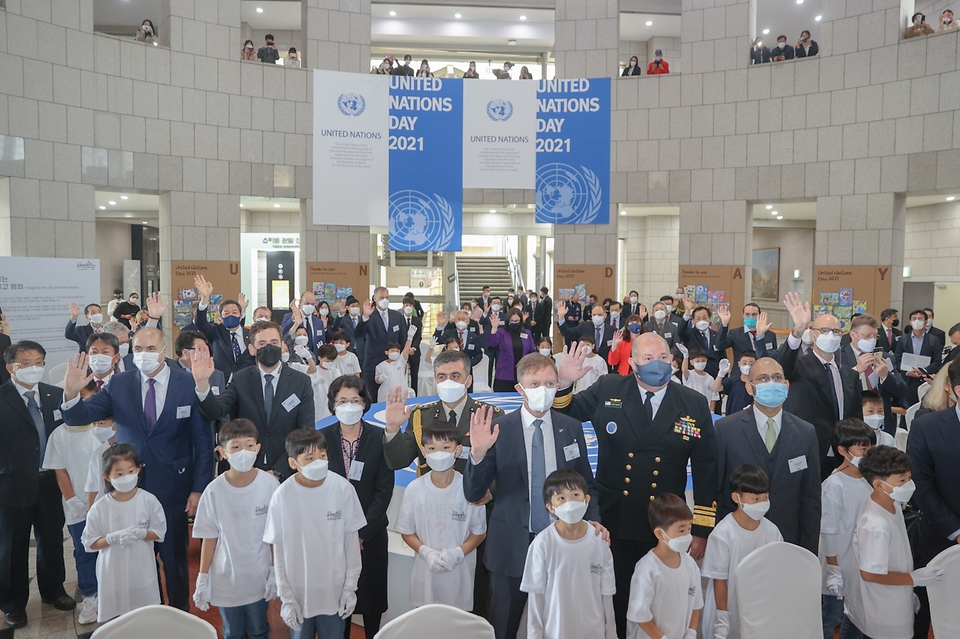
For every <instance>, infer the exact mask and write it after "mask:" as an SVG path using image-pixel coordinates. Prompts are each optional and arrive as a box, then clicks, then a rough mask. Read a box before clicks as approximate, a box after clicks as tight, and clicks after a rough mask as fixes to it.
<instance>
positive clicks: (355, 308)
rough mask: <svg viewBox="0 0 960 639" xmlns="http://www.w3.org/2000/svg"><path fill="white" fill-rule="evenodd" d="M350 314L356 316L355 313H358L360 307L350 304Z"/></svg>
mask: <svg viewBox="0 0 960 639" xmlns="http://www.w3.org/2000/svg"><path fill="white" fill-rule="evenodd" d="M350 314H351V315H353V316H354V317H356V316H357V315H359V314H360V307H359V306H351V307H350Z"/></svg>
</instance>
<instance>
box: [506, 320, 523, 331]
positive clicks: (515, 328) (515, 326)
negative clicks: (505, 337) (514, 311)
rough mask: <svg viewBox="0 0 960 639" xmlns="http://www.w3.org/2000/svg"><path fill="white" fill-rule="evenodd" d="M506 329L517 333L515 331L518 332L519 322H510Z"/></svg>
mask: <svg viewBox="0 0 960 639" xmlns="http://www.w3.org/2000/svg"><path fill="white" fill-rule="evenodd" d="M507 327H508V328H509V329H510V330H511V331H513V332H517V331H519V330H520V322H510V323H509V324H507Z"/></svg>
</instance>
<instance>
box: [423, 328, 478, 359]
mask: <svg viewBox="0 0 960 639" xmlns="http://www.w3.org/2000/svg"><path fill="white" fill-rule="evenodd" d="M449 326H452V327H453V328H452V329H451V328H447V329H446V330H444V331H442V332H441V331H440V329H439V328H438V329H437V330H436V331H435V332H434V335H435V336H436V338H437V343H438V344H443V343H444V342H446V341H447V340H448V339H455V340H457V341H459V340H460V333H459V332H458V331H457V329H456V327H455V326H453V325H452V324H450V325H449ZM466 335H467V343H466V347H465V348H464V349H463V352H464V353H466V354H467V357H469V358H470V366H476V365H477V364H479V363H480V360H482V359H483V348H482V344H481V341H480V335H478V334H477V333H476V332H474V331H471V330H470V327H467V333H466Z"/></svg>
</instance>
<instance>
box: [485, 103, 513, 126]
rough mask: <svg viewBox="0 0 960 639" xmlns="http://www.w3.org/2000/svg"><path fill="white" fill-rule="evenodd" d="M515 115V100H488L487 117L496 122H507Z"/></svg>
mask: <svg viewBox="0 0 960 639" xmlns="http://www.w3.org/2000/svg"><path fill="white" fill-rule="evenodd" d="M512 115H513V102H511V101H510V100H500V99H499V98H498V99H496V100H490V101H489V102H487V117H489V118H490V119H491V120H493V121H494V122H506V121H507V120H509V119H510V116H512Z"/></svg>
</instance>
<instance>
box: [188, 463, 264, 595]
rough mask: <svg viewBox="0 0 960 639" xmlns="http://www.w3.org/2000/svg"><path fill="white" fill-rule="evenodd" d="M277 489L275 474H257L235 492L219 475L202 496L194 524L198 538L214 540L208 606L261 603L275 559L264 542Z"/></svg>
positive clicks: (258, 472) (259, 471) (223, 477)
mask: <svg viewBox="0 0 960 639" xmlns="http://www.w3.org/2000/svg"><path fill="white" fill-rule="evenodd" d="M279 485H280V482H278V481H277V478H276V477H274V476H273V473H268V472H266V471H263V470H258V471H257V478H256V479H254V480H253V482H251V484H250V485H249V486H244V487H243V488H236V487H235V486H232V485H230V482H228V481H227V476H226V475H225V474H224V475H220V476H219V477H217V478H216V479H214V480H213V481H212V482H210V483H209V484H208V485H207V487H206V489H204V491H203V494H202V495H201V496H200V505H199V506H198V507H197V517H196V520H195V521H194V523H193V536H194V537H195V538H196V539H217V549H216V550H215V551H214V553H213V563H211V564H210V591H209V593H208V594H209V597H210V603H212V604H213V605H214V606H219V607H221V608H233V607H236V606H245V605H247V604H251V603H254V602H256V601H260V600H261V599H263V593H264V589H265V587H266V583H267V576H269V574H270V567H271V566H272V565H273V560H272V559H271V556H270V545H269V544H266V543H264V542H263V530H264V528H266V525H267V509H268V507H269V506H270V498H271V497H273V493H274V491H275V490H276V489H277V487H278V486H279Z"/></svg>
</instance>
